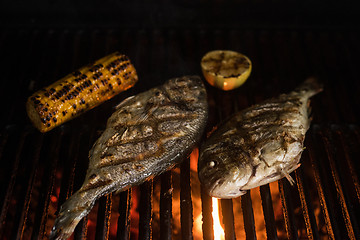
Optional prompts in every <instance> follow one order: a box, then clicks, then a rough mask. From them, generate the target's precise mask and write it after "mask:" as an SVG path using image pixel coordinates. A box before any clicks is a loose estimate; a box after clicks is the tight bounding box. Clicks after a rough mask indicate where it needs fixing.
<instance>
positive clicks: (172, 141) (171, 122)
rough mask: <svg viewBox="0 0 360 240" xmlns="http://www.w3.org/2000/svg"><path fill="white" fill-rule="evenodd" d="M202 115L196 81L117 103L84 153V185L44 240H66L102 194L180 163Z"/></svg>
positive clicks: (202, 95)
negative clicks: (85, 153) (104, 124)
mask: <svg viewBox="0 0 360 240" xmlns="http://www.w3.org/2000/svg"><path fill="white" fill-rule="evenodd" d="M207 115H208V105H207V98H206V90H205V87H204V85H203V83H202V81H201V79H200V77H198V76H184V77H180V78H173V79H170V80H168V81H167V82H166V83H164V84H163V85H161V86H159V87H155V88H153V89H150V90H148V91H146V92H143V93H140V94H138V95H136V96H133V97H130V98H128V99H126V100H124V101H123V102H122V103H120V104H119V105H118V106H117V110H116V111H115V112H114V113H113V115H112V116H111V117H110V118H109V119H108V122H107V126H106V129H105V131H104V132H103V133H102V135H101V136H100V137H99V139H98V140H97V141H96V142H95V144H94V145H93V147H92V149H91V150H90V153H89V159H90V162H89V168H88V170H87V174H86V177H85V181H84V183H83V185H82V187H81V188H80V189H79V190H78V191H77V192H75V193H74V194H73V195H72V196H71V197H70V198H69V199H68V200H67V201H66V202H65V203H64V204H63V205H62V206H61V208H60V212H59V215H58V217H57V219H56V220H55V224H54V227H53V229H52V231H51V233H50V238H52V239H66V238H68V237H69V236H70V235H71V234H72V232H73V230H74V228H75V227H76V225H77V224H78V222H79V221H80V220H81V219H82V218H83V217H84V216H85V215H87V214H88V213H89V211H90V210H91V208H92V207H93V206H94V203H95V201H96V199H98V198H99V197H101V196H103V195H104V194H107V193H110V192H119V191H123V190H126V189H128V188H130V187H131V186H134V185H138V184H140V183H143V182H144V181H146V180H148V179H150V178H152V177H154V176H156V175H159V174H160V173H162V172H164V171H166V170H168V169H170V168H172V167H173V166H174V165H175V164H177V163H179V162H180V161H181V160H183V159H184V158H186V157H187V155H188V154H190V153H191V151H192V148H193V146H194V145H195V144H196V143H197V142H198V141H199V140H200V137H201V135H202V133H203V130H204V127H205V125H206V121H207Z"/></svg>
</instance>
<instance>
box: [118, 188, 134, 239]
mask: <svg viewBox="0 0 360 240" xmlns="http://www.w3.org/2000/svg"><path fill="white" fill-rule="evenodd" d="M119 195H120V201H119V214H120V215H119V218H118V222H117V223H118V224H117V235H116V238H117V239H120V240H128V239H130V208H131V189H129V190H126V191H124V192H121V193H120V194H119Z"/></svg>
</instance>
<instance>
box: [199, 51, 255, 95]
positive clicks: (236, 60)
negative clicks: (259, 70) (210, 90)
mask: <svg viewBox="0 0 360 240" xmlns="http://www.w3.org/2000/svg"><path fill="white" fill-rule="evenodd" d="M201 69H202V72H203V74H204V77H205V79H206V81H208V83H209V84H210V85H212V86H214V87H217V88H220V89H222V90H225V91H228V90H232V89H235V88H237V87H240V86H241V85H242V84H243V83H244V82H245V81H246V79H248V77H249V76H250V73H251V69H252V63H251V61H250V59H249V58H248V57H247V56H245V55H243V54H241V53H238V52H235V51H230V50H215V51H211V52H208V53H206V54H205V55H204V56H203V58H202V59H201Z"/></svg>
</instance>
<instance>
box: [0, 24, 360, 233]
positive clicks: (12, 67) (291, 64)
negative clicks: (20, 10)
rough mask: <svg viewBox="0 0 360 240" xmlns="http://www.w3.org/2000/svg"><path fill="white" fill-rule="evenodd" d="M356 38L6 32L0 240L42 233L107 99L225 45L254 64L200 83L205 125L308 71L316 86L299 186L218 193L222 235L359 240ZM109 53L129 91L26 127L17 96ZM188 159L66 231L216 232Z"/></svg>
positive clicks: (105, 202) (303, 33)
mask: <svg viewBox="0 0 360 240" xmlns="http://www.w3.org/2000/svg"><path fill="white" fill-rule="evenodd" d="M358 41H359V35H358V33H357V32H356V31H350V30H346V31H345V30H344V31H330V30H322V31H319V30H317V31H315V30H301V29H300V30H276V31H270V30H249V29H244V30H239V29H217V30H213V29H182V28H180V29H169V30H163V29H158V30H153V29H151V30H150V29H144V30H134V29H121V30H118V29H105V30H104V29H99V30H87V29H84V30H75V29H65V30H64V29H53V30H45V29H32V30H29V29H17V30H13V29H8V30H4V31H3V32H1V36H0V51H1V55H2V56H3V58H4V59H6V61H5V63H3V65H2V69H3V70H2V79H3V81H2V82H1V102H2V103H3V104H2V107H3V113H5V114H3V117H2V118H1V120H0V121H1V140H0V162H1V166H2V167H1V168H0V181H1V185H0V187H1V191H0V205H1V213H0V223H1V225H0V238H1V239H35V238H40V239H44V238H47V237H48V234H49V231H50V228H51V227H52V224H53V222H54V218H55V215H56V212H57V210H58V208H59V205H60V204H61V203H63V202H64V201H65V200H66V199H67V198H68V197H69V196H70V195H71V194H72V192H73V191H75V190H76V189H78V188H79V187H80V185H81V184H82V181H83V178H84V176H85V172H86V169H87V164H88V159H87V154H88V151H89V149H90V148H91V146H92V144H93V143H94V141H95V140H96V138H97V137H98V136H99V134H100V133H101V131H102V130H103V129H104V126H105V123H106V120H107V118H108V117H109V116H110V114H111V112H112V110H113V106H115V104H116V103H118V102H119V101H121V100H122V99H124V98H126V97H127V96H130V95H133V94H136V93H138V92H141V91H144V90H146V89H148V88H150V87H152V86H155V85H157V84H160V83H161V82H163V81H164V80H166V79H168V78H170V77H175V76H180V75H185V74H199V75H200V74H201V72H200V69H199V61H200V59H201V56H202V55H203V54H204V53H205V52H207V51H209V50H212V49H233V50H237V51H240V52H243V53H245V54H246V55H248V56H249V57H250V58H251V59H252V60H253V65H254V69H253V73H252V75H251V77H250V79H249V80H248V82H247V83H246V84H245V85H244V86H242V87H241V88H239V89H237V90H234V91H231V92H222V91H220V90H217V89H214V88H211V87H209V86H207V88H208V94H209V105H210V116H209V124H208V128H207V131H210V130H211V129H212V127H213V126H214V125H216V124H217V123H219V122H220V121H221V120H222V119H224V118H226V117H227V116H229V115H231V114H232V113H233V112H235V111H238V110H240V109H243V108H245V107H247V106H249V105H250V104H253V103H256V102H259V101H261V100H263V99H265V98H267V97H271V96H275V95H277V94H279V93H281V92H285V91H288V90H290V89H292V88H293V87H295V86H296V85H297V84H298V83H299V82H301V81H302V80H304V79H305V78H306V77H308V76H309V75H313V74H315V75H317V76H318V77H319V79H320V80H321V81H323V82H324V85H325V91H324V92H323V93H322V94H321V95H319V96H316V97H315V98H314V99H313V102H312V106H313V112H314V121H313V125H312V127H311V129H310V130H309V132H308V134H307V138H306V142H305V146H306V151H305V152H304V154H303V156H302V167H301V168H299V169H298V170H297V171H295V172H294V173H293V174H292V176H293V178H294V179H296V186H290V185H289V183H288V182H287V181H286V180H280V181H278V182H276V183H273V184H269V185H265V186H262V187H260V188H256V189H253V190H251V191H249V192H248V193H247V194H246V195H244V196H242V197H240V198H236V199H233V200H221V212H222V214H221V215H222V223H223V225H224V228H225V233H226V235H225V236H226V239H243V238H245V237H246V239H257V238H258V239H262V238H266V237H267V238H268V239H307V238H309V239H324V238H330V239H359V238H360V229H359V216H360V187H359V186H360V185H359V172H360V171H359V168H360V166H359V161H358V159H359V153H360V152H359V149H360V129H359V126H358V121H359V112H358V111H356V109H357V108H358V107H357V106H358V104H359V95H358V94H357V93H358V92H359V90H360V88H359V82H358V81H355V80H356V79H357V76H358V75H359V72H358V71H359V70H358V69H357V68H356V66H357V65H358V64H359V59H358V54H359V52H360V51H359V45H358ZM115 50H119V51H120V52H124V53H125V54H127V55H128V56H129V57H130V59H131V60H132V62H133V63H134V64H135V67H136V68H137V71H138V73H139V78H140V81H139V83H138V84H137V85H136V87H135V88H133V89H130V90H129V91H128V92H125V93H123V94H120V95H119V96H117V97H115V98H114V99H112V100H110V101H109V102H107V103H105V104H103V105H101V106H100V107H98V108H96V109H93V110H91V111H90V112H88V113H85V114H84V115H83V116H81V117H79V118H77V119H75V120H73V121H71V122H69V123H67V124H65V125H63V126H61V127H59V128H57V129H54V130H53V131H51V132H49V133H46V134H40V133H38V132H37V131H36V130H35V129H34V128H33V127H32V126H31V125H30V123H29V121H28V119H27V117H26V114H25V111H24V102H25V100H26V98H27V97H28V96H29V95H30V94H31V93H32V92H33V91H34V90H36V89H39V88H41V87H42V86H45V85H48V84H49V83H51V82H53V81H55V80H57V79H58V78H60V77H62V76H64V75H65V74H67V73H69V72H71V71H72V70H75V69H76V68H78V67H80V66H82V65H84V64H86V63H88V62H89V61H91V60H94V59H97V58H100V57H102V56H103V55H105V54H106V53H110V52H112V51H115ZM14 73H16V74H14ZM9 91H11V93H12V94H13V95H12V97H11V98H8V97H7V96H6V94H5V93H6V92H9ZM89 119H91V121H89ZM194 160H195V161H196V153H193V154H192V155H191V157H190V158H188V159H186V160H185V161H184V162H183V163H182V164H180V165H179V166H177V167H176V168H175V169H173V170H172V171H169V172H166V173H164V174H163V175H161V176H159V177H156V178H155V179H154V180H152V181H149V182H146V183H144V184H142V185H141V186H138V187H135V188H133V189H129V190H127V191H125V192H122V193H120V194H118V195H115V194H110V195H107V196H104V197H102V198H101V199H100V200H99V201H98V202H97V204H96V205H95V207H94V208H93V210H92V211H91V213H90V214H89V215H88V216H87V217H85V218H84V219H83V220H82V221H81V222H80V224H79V225H78V226H77V228H76V230H75V233H74V238H75V239H85V238H88V239H107V238H109V239H129V238H131V239H136V238H138V239H151V238H153V239H158V238H161V239H170V238H171V237H172V238H174V239H198V238H204V239H213V237H214V236H213V232H212V224H213V221H212V217H211V210H212V205H211V198H210V197H209V196H207V195H206V194H205V193H204V192H203V191H202V189H201V187H200V185H199V183H198V180H197V178H196V172H195V170H196V167H194V165H196V163H195V164H194ZM179 209H180V210H179ZM199 219H200V221H199Z"/></svg>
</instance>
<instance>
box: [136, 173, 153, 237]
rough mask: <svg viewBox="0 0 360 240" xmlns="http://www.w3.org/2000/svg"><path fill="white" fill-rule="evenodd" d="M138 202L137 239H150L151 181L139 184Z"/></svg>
mask: <svg viewBox="0 0 360 240" xmlns="http://www.w3.org/2000/svg"><path fill="white" fill-rule="evenodd" d="M140 192H141V194H140V202H139V215H140V218H139V239H151V219H152V195H153V181H152V180H150V181H147V182H145V183H143V184H142V185H141V186H140Z"/></svg>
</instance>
